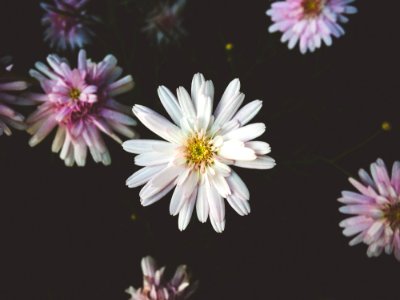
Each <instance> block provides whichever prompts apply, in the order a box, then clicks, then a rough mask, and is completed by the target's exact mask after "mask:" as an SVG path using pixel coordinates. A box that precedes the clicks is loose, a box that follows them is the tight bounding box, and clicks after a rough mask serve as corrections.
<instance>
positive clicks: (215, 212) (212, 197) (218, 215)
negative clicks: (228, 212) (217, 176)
mask: <svg viewBox="0 0 400 300" xmlns="http://www.w3.org/2000/svg"><path fill="white" fill-rule="evenodd" d="M206 194H207V200H208V205H209V207H210V217H213V218H214V220H215V221H216V222H217V223H221V222H223V221H224V220H225V204H224V199H223V198H222V197H221V195H220V194H219V193H218V192H217V190H216V188H215V187H214V185H213V184H212V183H211V182H209V183H207V181H206Z"/></svg>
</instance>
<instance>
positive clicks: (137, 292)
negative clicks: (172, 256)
mask: <svg viewBox="0 0 400 300" xmlns="http://www.w3.org/2000/svg"><path fill="white" fill-rule="evenodd" d="M142 270H143V287H141V288H139V289H134V288H133V287H129V288H128V289H127V290H126V292H127V293H128V294H129V295H130V296H131V298H130V299H129V300H184V299H188V298H189V296H190V295H191V294H192V293H193V291H194V289H195V288H194V285H192V287H190V277H189V275H188V273H187V271H186V266H185V265H181V266H179V267H178V268H177V270H176V272H175V275H174V277H173V278H172V279H171V280H170V281H168V282H166V281H165V280H164V278H163V275H164V271H165V267H163V268H161V269H158V270H157V265H156V262H155V261H154V259H153V258H151V257H150V256H147V257H144V258H143V259H142Z"/></svg>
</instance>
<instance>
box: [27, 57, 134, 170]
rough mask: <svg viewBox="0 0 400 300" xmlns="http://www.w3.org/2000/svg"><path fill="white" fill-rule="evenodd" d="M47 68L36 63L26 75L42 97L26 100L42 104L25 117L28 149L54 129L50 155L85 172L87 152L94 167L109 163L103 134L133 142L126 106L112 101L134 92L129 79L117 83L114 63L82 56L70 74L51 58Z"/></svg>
mask: <svg viewBox="0 0 400 300" xmlns="http://www.w3.org/2000/svg"><path fill="white" fill-rule="evenodd" d="M47 62H48V64H49V66H50V67H48V66H46V65H45V64H44V63H41V62H37V63H36V65H35V66H36V68H37V70H38V71H37V70H31V71H30V75H31V76H32V77H34V78H36V79H37V80H38V81H39V82H40V85H41V87H42V89H43V91H44V94H36V93H31V94H30V95H29V97H30V99H32V100H34V101H37V102H40V103H42V104H41V105H40V106H39V107H38V109H37V110H36V111H35V112H34V113H33V114H32V115H30V116H29V118H28V119H27V123H28V125H29V128H28V132H29V133H31V134H32V135H33V136H32V138H31V139H30V141H29V144H30V145H31V146H32V147H33V146H35V145H37V144H39V143H40V142H41V141H42V140H43V139H44V138H45V137H46V136H47V135H48V134H49V133H50V132H51V131H52V130H53V129H54V128H55V127H58V130H57V134H56V137H55V139H54V142H53V146H52V151H53V152H59V151H60V150H61V152H60V158H61V159H63V160H64V161H65V164H66V165H67V166H72V165H73V164H74V162H76V163H77V165H78V166H84V165H85V162H86V154H87V150H88V149H89V151H90V153H91V155H92V157H93V159H94V161H95V162H102V163H103V164H104V165H108V164H110V163H111V157H110V154H109V152H108V150H107V147H106V146H105V143H104V141H103V138H102V137H101V132H103V133H105V134H107V135H108V136H110V137H111V138H113V139H114V140H115V141H117V142H119V143H121V140H120V138H119V137H118V136H117V134H116V133H115V132H118V133H120V134H122V135H124V136H126V137H129V138H132V137H133V136H134V135H135V133H134V131H133V130H132V129H131V128H130V127H129V126H132V125H135V123H136V122H135V120H134V119H133V118H132V117H131V113H130V110H129V108H128V107H127V106H125V105H122V104H120V103H119V102H117V101H116V100H114V97H115V96H117V95H119V94H122V93H125V92H127V91H129V90H131V89H132V88H133V80H132V77H131V76H130V75H128V76H125V77H123V78H120V79H118V78H119V77H120V76H121V74H122V69H121V68H120V67H118V66H117V59H116V58H115V57H114V56H112V55H107V56H106V57H105V58H104V59H103V61H101V62H100V63H95V62H92V61H91V60H90V59H87V58H86V52H85V51H84V50H81V51H80V52H79V57H78V67H77V68H74V69H71V67H70V65H69V64H68V62H67V60H66V59H64V58H60V57H58V56H57V55H49V56H48V57H47Z"/></svg>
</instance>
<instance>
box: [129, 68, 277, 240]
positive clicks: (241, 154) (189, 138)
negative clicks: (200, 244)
mask: <svg viewBox="0 0 400 300" xmlns="http://www.w3.org/2000/svg"><path fill="white" fill-rule="evenodd" d="M191 92H192V94H191V96H190V95H189V93H188V92H187V91H186V90H185V89H184V88H183V87H179V88H178V89H177V98H175V96H174V95H173V94H172V93H171V91H170V90H169V89H167V88H166V87H164V86H160V87H159V89H158V95H159V97H160V100H161V102H162V104H163V106H164V108H165V109H166V111H167V112H168V114H169V115H170V117H171V119H172V120H173V122H174V123H175V124H172V123H171V122H170V121H169V120H167V119H166V118H164V117H163V116H161V115H159V114H158V113H156V112H155V111H153V110H151V109H149V108H147V107H145V106H142V105H135V106H134V107H133V112H134V114H135V115H136V116H137V118H138V119H139V120H140V121H141V122H142V123H143V124H144V125H145V126H146V127H148V128H149V129H150V130H152V131H153V132H154V133H156V134H157V135H159V136H160V137H161V138H163V139H164V140H165V141H158V140H132V141H127V142H124V144H123V147H124V149H125V150H126V151H128V152H131V153H135V154H139V155H138V156H136V158H135V163H136V164H137V165H139V166H143V167H144V168H142V169H140V170H139V171H137V172H136V173H134V174H133V175H132V176H131V177H130V178H128V179H127V182H126V183H127V185H128V186H129V187H137V186H140V185H143V184H145V186H144V187H143V188H142V190H141V191H140V199H141V203H142V205H143V206H147V205H150V204H152V203H154V202H156V201H158V200H160V199H161V198H162V197H164V196H165V195H166V194H167V193H168V192H169V191H171V190H172V189H173V188H174V187H176V188H175V191H174V193H173V195H172V199H171V202H170V214H171V215H174V216H175V215H177V214H179V221H178V227H179V229H180V230H184V229H185V228H186V227H187V225H188V224H189V221H190V219H191V216H192V212H193V209H194V206H195V205H196V209H197V216H198V219H199V220H200V221H201V222H206V221H207V218H208V216H210V221H211V224H212V226H213V227H214V229H215V230H216V231H217V232H222V231H223V230H224V227H225V203H224V198H225V199H226V200H227V201H228V203H229V204H230V205H231V206H232V207H233V208H234V209H235V210H236V212H237V213H238V214H240V215H247V214H248V213H249V212H250V206H249V203H248V200H249V197H250V193H249V190H248V189H247V187H246V185H245V183H244V182H243V181H242V180H241V179H240V177H239V176H238V175H237V174H236V172H234V171H233V170H232V169H231V168H230V167H229V165H233V166H237V167H242V168H250V169H270V168H272V167H274V166H275V161H274V160H273V159H272V158H271V157H269V156H266V154H268V153H269V152H270V151H271V149H270V146H269V145H268V144H267V143H265V142H261V141H252V140H253V139H255V138H257V137H259V136H260V135H262V134H263V133H264V131H265V125H264V124H263V123H255V124H250V125H246V124H247V123H248V122H249V121H250V120H251V119H253V117H254V116H255V115H256V114H257V113H258V111H259V110H260V109H261V106H262V102H261V101H260V100H255V101H253V102H250V103H248V104H247V105H245V106H244V107H243V108H242V109H240V110H239V107H240V106H241V105H242V103H243V100H244V94H242V93H241V92H240V82H239V80H238V79H235V80H233V81H232V82H231V83H230V84H229V86H228V87H227V89H226V90H225V93H224V94H223V96H222V98H221V101H220V102H219V104H218V106H217V108H216V110H215V112H214V114H212V109H213V98H214V86H213V83H212V82H211V81H205V79H204V77H203V75H202V74H196V75H195V76H194V78H193V81H192V91H191ZM238 110H239V111H238ZM245 125H246V126H245Z"/></svg>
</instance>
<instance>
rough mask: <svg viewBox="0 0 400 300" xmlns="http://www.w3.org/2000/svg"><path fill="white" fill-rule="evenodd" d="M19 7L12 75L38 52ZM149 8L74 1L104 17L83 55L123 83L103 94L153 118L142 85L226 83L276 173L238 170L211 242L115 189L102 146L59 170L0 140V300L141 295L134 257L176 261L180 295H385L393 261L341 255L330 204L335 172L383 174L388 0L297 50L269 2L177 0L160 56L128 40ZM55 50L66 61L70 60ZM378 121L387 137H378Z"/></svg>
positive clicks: (219, 88)
mask: <svg viewBox="0 0 400 300" xmlns="http://www.w3.org/2000/svg"><path fill="white" fill-rule="evenodd" d="M23 2H24V3H23V4H22V3H21V2H20V1H12V0H3V1H2V9H1V10H0V35H1V47H0V56H3V55H12V56H13V57H14V64H15V69H14V71H15V72H16V73H17V74H20V75H22V76H25V77H27V74H28V73H27V72H28V70H29V69H30V68H32V67H33V65H34V63H35V62H36V61H38V60H40V61H43V60H44V59H45V57H46V56H47V54H49V53H52V52H53V51H52V50H51V49H49V48H48V46H47V45H46V44H45V43H44V42H43V41H42V36H43V35H42V33H43V28H42V26H41V24H40V18H41V16H42V11H41V9H40V7H39V3H38V2H37V1H23ZM250 2H251V3H250ZM149 5H150V4H149V2H148V1H144V0H142V1H133V0H132V1H122V0H109V1H106V0H104V1H100V0H97V1H92V3H91V5H89V7H88V10H90V11H92V12H93V13H94V14H97V15H98V16H100V17H101V19H102V20H103V22H104V24H102V25H98V26H97V27H95V31H96V32H97V35H98V39H95V40H94V43H93V44H92V45H91V46H89V47H87V51H88V56H89V57H92V58H93V59H94V60H100V59H102V58H103V57H104V56H105V55H106V54H108V53H112V54H114V55H116V56H117V58H119V63H120V65H121V66H122V67H123V68H124V70H125V73H126V74H129V73H130V74H132V76H133V77H134V80H135V82H136V87H135V89H134V90H133V91H132V92H130V93H128V94H126V95H124V96H122V97H120V98H119V100H120V101H121V102H123V103H125V104H128V105H133V104H134V103H139V104H143V105H146V106H149V107H151V108H153V109H155V110H157V111H159V112H162V113H163V114H165V112H164V110H163V108H162V106H161V103H160V102H159V100H158V97H157V93H156V89H157V86H158V85H160V84H163V85H166V86H167V87H169V88H170V89H171V90H174V89H175V88H177V87H178V86H179V85H183V86H184V87H186V88H189V87H190V82H191V78H192V76H193V74H194V73H196V72H202V73H204V75H205V77H206V78H208V79H211V80H213V82H214V85H215V87H216V99H218V97H220V96H221V95H222V92H223V91H224V89H225V87H226V85H227V84H228V83H229V81H230V80H232V79H233V78H235V77H239V78H240V80H241V83H242V91H243V92H244V93H245V94H246V100H245V103H247V102H249V101H251V100H253V99H261V100H263V101H264V106H263V108H262V110H261V112H260V114H259V115H258V116H257V117H256V118H255V120H256V121H260V122H261V121H262V122H265V123H266V125H267V131H266V133H265V134H264V135H263V137H262V140H265V141H267V142H269V143H270V144H271V146H272V154H271V156H272V157H274V158H275V159H276V160H277V163H278V165H277V166H276V168H275V169H273V170H268V171H256V170H244V169H243V170H238V173H239V174H240V175H241V176H242V178H243V180H244V181H245V182H246V183H247V184H248V186H249V189H250V192H251V200H250V201H251V208H252V212H251V214H250V215H249V216H246V217H240V216H238V215H237V214H236V213H235V212H234V211H233V209H231V208H230V207H228V206H227V226H226V229H225V232H224V233H223V234H217V233H215V232H214V231H213V229H212V227H211V225H210V224H209V223H207V224H205V225H204V224H200V223H199V222H198V220H197V218H196V216H195V215H194V216H193V217H192V221H191V223H190V225H189V227H188V229H186V231H184V232H182V233H181V232H179V230H178V228H177V218H174V217H171V216H170V215H169V213H168V205H169V199H170V195H168V196H167V197H165V198H164V199H162V200H161V201H159V202H158V203H156V204H154V205H152V206H150V207H147V208H143V207H141V205H140V202H139V198H138V193H139V189H133V190H130V189H128V188H127V187H125V180H126V178H127V177H128V176H129V175H130V174H131V173H133V172H134V171H136V170H137V169H138V167H136V166H134V163H133V156H132V155H131V154H129V153H126V152H124V151H123V150H122V148H121V146H120V145H118V144H116V143H115V142H114V141H111V140H110V139H108V138H106V142H107V144H108V146H109V149H110V152H111V156H112V160H113V163H112V165H111V166H109V167H104V166H101V165H96V164H95V163H93V161H92V160H91V159H88V163H87V166H86V167H85V168H77V167H74V168H67V167H65V166H64V164H63V162H62V161H61V160H60V159H59V158H58V156H57V155H54V154H52V153H51V151H50V147H51V141H52V138H50V137H48V138H47V139H46V140H45V141H44V142H43V143H41V144H40V145H38V146H36V147H35V148H33V149H31V148H30V147H29V146H28V138H29V136H28V134H27V133H24V132H18V131H16V130H14V131H13V132H14V133H13V135H12V136H11V137H6V136H2V137H0V170H1V185H0V187H1V193H0V214H1V217H0V236H1V247H0V254H1V255H0V266H1V267H0V274H2V276H1V278H2V281H1V284H0V298H1V299H40V300H53V299H54V300H71V299H113V300H119V299H121V300H122V299H128V298H129V297H128V295H127V294H125V293H124V290H125V289H126V288H127V287H128V286H130V285H133V286H135V287H138V286H140V285H141V281H142V272H141V270H140V259H141V258H142V257H143V256H145V255H149V254H150V255H152V256H154V257H155V258H156V260H157V261H158V262H159V264H160V265H166V266H167V272H171V273H172V272H173V271H174V270H175V267H176V266H177V265H179V264H182V263H185V264H187V265H188V266H189V268H190V270H191V271H192V274H193V276H194V278H195V279H197V280H199V281H200V286H199V289H198V291H197V293H196V294H195V296H194V297H193V298H192V299H194V300H196V299H207V300H213V299H216V300H221V299H316V300H341V299H389V300H392V299H393V300H394V299H398V291H397V288H396V287H397V285H398V278H399V276H400V271H399V263H398V262H397V261H396V260H395V259H394V257H392V256H386V255H382V256H381V257H379V258H378V259H368V258H367V257H366V254H365V252H366V247H365V245H360V246H357V247H354V248H350V247H349V246H348V245H347V243H348V239H347V238H345V237H343V236H342V233H341V230H340V228H339V227H338V223H339V222H340V220H341V219H343V218H344V216H343V215H340V213H339V212H338V207H339V206H340V205H339V203H338V202H337V201H336V199H337V198H338V197H339V195H340V191H341V190H344V189H352V188H351V187H350V184H349V183H348V182H347V177H348V175H349V174H351V175H356V172H357V170H358V169H359V168H360V167H364V168H367V167H368V166H369V164H370V163H371V162H373V161H375V160H376V158H378V157H381V158H383V159H384V160H385V161H386V163H387V164H388V165H391V164H392V162H393V161H394V160H396V159H399V157H400V143H399V140H400V130H399V128H400V122H399V118H398V115H399V114H398V112H399V107H400V106H399V98H398V93H397V92H398V76H392V75H391V74H393V73H395V72H396V71H397V70H398V66H399V60H398V53H399V50H400V49H399V48H398V46H396V43H397V36H396V35H395V28H394V25H393V20H395V18H396V16H395V14H397V11H396V10H395V9H390V6H389V5H388V1H382V3H381V2H380V3H379V5H376V3H374V2H373V1H357V2H356V6H357V7H358V8H359V13H358V14H357V15H354V16H351V20H350V23H349V24H346V25H345V30H346V35H345V36H344V37H343V38H341V39H339V40H334V44H333V47H330V48H326V47H323V48H322V49H321V50H319V51H317V52H316V53H315V54H311V55H306V56H302V55H301V54H300V53H299V51H298V50H297V49H296V50H294V51H288V50H287V48H286V45H283V44H281V43H280V42H279V38H280V34H272V35H271V34H269V33H268V31H267V28H268V26H269V24H270V21H269V19H268V18H267V17H266V16H265V10H266V9H267V8H269V6H270V2H269V1H265V0H263V1H262V0H257V1H256V0H253V1H247V2H246V1H236V2H235V1H222V0H220V1H211V0H205V1H196V0H188V5H187V7H186V10H185V14H184V16H185V22H184V26H185V28H186V30H187V32H188V35H187V36H186V38H184V39H183V40H182V41H181V43H180V45H178V46H173V47H169V48H165V49H161V50H160V49H159V48H158V47H157V46H155V45H152V44H151V43H149V41H148V39H147V38H146V36H145V35H143V33H142V32H141V30H140V28H141V27H142V26H143V11H145V10H146V9H147V8H148V7H149ZM226 43H232V44H233V49H232V50H231V51H226V50H225V45H226ZM60 54H63V53H60ZM65 56H66V57H68V58H69V60H70V61H71V62H72V63H74V64H75V62H76V56H77V54H76V53H71V52H67V53H65ZM29 80H30V79H29ZM32 83H33V81H32ZM36 88H37V87H36V86H34V87H33V89H36ZM21 111H23V112H24V113H28V112H30V111H32V109H31V108H24V109H21ZM384 121H388V122H390V124H391V127H392V129H391V130H390V131H383V130H382V129H381V124H382V122H384ZM137 130H138V132H139V133H140V135H141V136H142V137H146V138H149V137H154V135H152V133H150V131H149V130H147V129H145V128H144V127H143V126H142V125H139V126H138V127H137Z"/></svg>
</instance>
